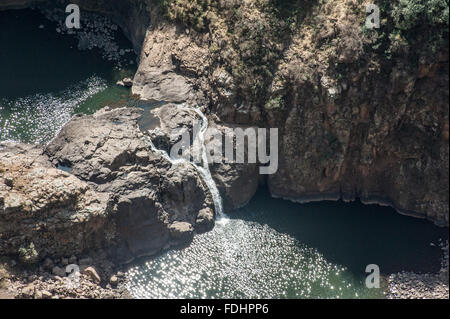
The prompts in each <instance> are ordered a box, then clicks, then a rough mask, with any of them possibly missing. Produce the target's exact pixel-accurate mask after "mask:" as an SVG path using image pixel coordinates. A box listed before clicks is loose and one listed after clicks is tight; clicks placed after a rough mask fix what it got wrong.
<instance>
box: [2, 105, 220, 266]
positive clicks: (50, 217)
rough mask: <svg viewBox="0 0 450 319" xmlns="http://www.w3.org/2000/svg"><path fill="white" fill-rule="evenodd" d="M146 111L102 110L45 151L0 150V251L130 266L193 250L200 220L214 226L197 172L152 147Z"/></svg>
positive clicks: (202, 225) (67, 129)
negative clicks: (103, 256) (83, 256)
mask: <svg viewBox="0 0 450 319" xmlns="http://www.w3.org/2000/svg"><path fill="white" fill-rule="evenodd" d="M141 114H142V110H141V109H134V108H120V109H113V110H109V109H108V108H105V109H102V110H101V111H98V112H97V113H95V114H94V115H87V116H82V115H80V116H76V117H74V118H73V119H72V120H71V121H70V122H69V123H67V124H66V125H65V126H64V128H63V129H62V130H61V132H60V133H59V134H58V135H57V137H56V138H55V139H53V140H52V141H51V142H50V143H49V144H48V145H47V146H46V147H45V148H43V147H42V146H30V145H22V144H19V145H16V144H9V143H4V144H0V146H1V148H0V154H1V158H0V175H1V179H0V216H1V217H0V230H2V237H1V242H0V249H1V252H0V253H1V254H12V255H14V254H17V253H18V251H19V249H21V248H23V247H28V245H30V244H31V243H33V245H34V249H35V250H36V252H37V254H38V255H39V256H40V257H45V256H46V255H50V256H67V255H71V254H73V253H79V252H83V251H86V250H90V249H94V248H113V247H115V248H114V249H112V250H111V257H112V258H114V259H116V260H118V261H121V262H126V261H130V260H131V259H132V258H134V257H137V256H142V255H152V254H155V253H157V252H159V251H161V250H163V249H167V248H170V247H172V246H180V245H185V244H188V243H189V242H190V241H191V240H192V237H193V235H194V231H195V230H196V228H197V222H198V224H199V231H200V232H203V231H205V229H206V230H207V229H211V228H212V225H213V224H214V219H213V218H207V219H205V218H204V217H205V216H204V215H205V214H204V212H205V209H207V210H208V211H210V210H209V208H210V207H212V202H211V197H210V193H209V192H208V189H207V188H206V186H205V185H204V184H203V182H202V179H201V178H200V176H199V173H198V172H197V171H196V170H195V168H194V167H192V166H191V165H189V164H180V165H172V164H171V163H170V162H168V161H167V160H165V159H164V158H163V157H161V156H160V155H158V154H155V153H153V152H152V151H151V150H150V149H149V147H148V144H147V142H146V140H145V138H144V134H143V132H142V131H141V130H140V129H139V127H138V124H137V121H138V119H139V118H140V116H141ZM208 223H209V224H211V225H209V224H208ZM55 238H58V239H60V240H56V241H55Z"/></svg>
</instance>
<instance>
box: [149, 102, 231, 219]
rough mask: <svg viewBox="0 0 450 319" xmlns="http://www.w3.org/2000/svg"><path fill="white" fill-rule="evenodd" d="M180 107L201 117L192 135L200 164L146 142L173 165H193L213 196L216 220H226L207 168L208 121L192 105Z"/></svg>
mask: <svg viewBox="0 0 450 319" xmlns="http://www.w3.org/2000/svg"><path fill="white" fill-rule="evenodd" d="M181 108H182V109H186V110H189V111H193V112H194V113H195V114H197V115H198V116H199V117H200V119H201V128H200V131H199V133H198V136H196V137H194V148H195V146H196V145H195V144H196V143H199V145H200V151H201V162H202V163H201V165H197V164H196V163H194V162H191V161H189V160H187V159H185V158H176V159H174V158H171V157H170V155H169V154H168V153H167V152H166V151H164V150H160V149H157V148H156V146H155V145H154V144H153V142H152V141H151V139H150V138H148V143H149V145H150V149H151V150H152V151H154V152H155V153H158V154H160V155H161V156H163V157H164V158H165V159H167V160H168V161H169V162H171V163H172V164H173V165H177V164H181V163H188V164H190V165H192V166H194V167H195V169H196V170H197V171H198V172H199V173H200V176H201V177H202V179H203V181H204V182H205V184H206V186H207V187H208V189H209V192H210V193H211V196H212V198H213V202H214V209H215V212H216V218H217V220H221V221H224V220H226V215H225V214H224V212H223V205H222V197H221V196H220V192H219V190H218V188H217V185H216V182H214V179H213V178H212V175H211V171H210V169H209V164H208V156H207V154H206V146H205V132H206V130H207V129H208V126H209V122H208V119H207V118H206V116H205V115H204V114H203V113H202V112H201V111H200V110H199V109H196V108H193V107H189V106H185V105H183V106H181Z"/></svg>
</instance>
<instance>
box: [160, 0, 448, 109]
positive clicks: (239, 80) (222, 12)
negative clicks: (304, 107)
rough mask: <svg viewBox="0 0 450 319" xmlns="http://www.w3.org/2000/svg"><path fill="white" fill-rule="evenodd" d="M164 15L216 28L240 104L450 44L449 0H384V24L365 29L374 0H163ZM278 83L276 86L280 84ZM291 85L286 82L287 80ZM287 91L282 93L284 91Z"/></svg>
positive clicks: (266, 100) (429, 58) (274, 103)
mask: <svg viewBox="0 0 450 319" xmlns="http://www.w3.org/2000/svg"><path fill="white" fill-rule="evenodd" d="M158 3H159V6H160V9H161V10H162V12H163V14H164V15H165V16H166V17H167V18H168V19H169V20H171V21H176V22H178V23H181V24H183V25H185V26H186V27H188V28H191V29H193V30H195V31H197V32H199V33H207V34H209V38H210V41H209V42H210V44H209V49H210V53H211V56H212V57H213V59H212V61H214V63H215V65H219V66H221V67H222V68H223V69H224V70H226V71H227V72H228V73H229V74H230V75H231V76H232V77H233V86H232V87H230V88H229V90H230V91H233V93H234V96H235V97H237V98H236V99H237V101H235V103H237V104H246V105H266V109H267V110H273V109H277V108H280V107H283V105H284V103H283V100H284V97H283V96H282V93H279V92H278V93H276V92H275V93H274V92H273V91H274V90H275V91H276V88H274V86H275V87H276V83H274V78H276V75H275V74H276V72H278V71H279V69H280V68H282V65H283V61H293V59H292V58H293V57H294V58H295V56H297V58H296V59H295V61H296V62H295V63H291V64H290V65H288V66H287V67H286V71H285V72H284V75H283V77H284V80H283V82H284V81H286V80H288V81H289V82H292V81H294V83H296V85H299V84H300V85H301V84H302V83H303V84H304V83H309V84H313V83H314V82H316V81H317V76H316V75H323V74H326V73H327V72H330V70H332V71H331V73H333V75H334V77H335V78H339V77H345V76H346V74H347V73H348V71H349V70H350V69H351V68H354V67H358V68H361V69H370V70H372V71H376V72H380V65H385V64H386V61H389V60H390V59H392V58H393V57H395V56H401V57H402V58H404V57H405V56H406V57H407V58H408V59H409V60H410V62H411V65H417V64H418V63H419V60H420V61H421V62H427V63H432V62H433V61H434V60H436V59H438V57H437V55H436V53H438V52H440V51H442V50H446V47H447V45H448V6H449V3H448V0H396V1H390V0H381V1H378V2H377V4H378V5H379V7H380V19H381V28H380V29H375V30H366V29H365V28H364V24H365V19H366V13H365V7H366V5H367V4H369V3H370V1H368V0H346V1H343V0H318V1H314V0H287V1H286V0H246V1H240V0H158ZM274 84H275V85H274ZM283 86H286V85H283ZM280 94H281V95H280Z"/></svg>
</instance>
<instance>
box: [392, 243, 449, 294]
mask: <svg viewBox="0 0 450 319" xmlns="http://www.w3.org/2000/svg"><path fill="white" fill-rule="evenodd" d="M440 245H441V248H442V251H443V257H442V268H441V271H440V272H439V273H437V274H416V273H412V272H401V273H396V274H392V275H390V276H389V278H388V287H389V288H388V293H387V298H389V299H449V275H448V274H449V273H448V266H449V258H448V241H447V242H446V243H441V244H440Z"/></svg>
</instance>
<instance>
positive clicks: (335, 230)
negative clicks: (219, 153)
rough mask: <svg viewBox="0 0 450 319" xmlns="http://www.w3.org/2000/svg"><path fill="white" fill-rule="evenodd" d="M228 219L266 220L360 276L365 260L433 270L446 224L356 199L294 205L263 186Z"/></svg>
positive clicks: (387, 268) (384, 266) (385, 267)
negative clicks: (244, 205) (346, 201)
mask: <svg viewBox="0 0 450 319" xmlns="http://www.w3.org/2000/svg"><path fill="white" fill-rule="evenodd" d="M230 218H232V219H242V220H246V221H257V222H258V223H260V224H267V225H268V226H269V227H271V228H273V229H275V230H277V231H278V232H280V233H286V234H289V235H291V236H292V237H294V238H295V239H297V240H298V241H299V242H301V243H303V244H306V245H308V246H310V247H315V248H316V249H317V250H318V251H319V252H320V253H322V254H323V255H324V257H325V258H326V259H327V260H329V261H330V262H332V263H335V264H340V265H343V266H345V267H347V268H348V269H349V270H350V271H352V272H353V273H354V274H357V275H363V274H365V268H366V266H367V265H369V264H377V265H378V266H379V267H380V271H381V273H382V274H389V273H392V272H398V271H415V272H419V273H420V272H438V271H439V268H440V267H439V264H440V262H439V261H440V258H441V256H442V252H441V249H440V248H439V245H438V243H439V239H442V240H446V239H448V228H440V227H437V226H435V225H434V224H432V223H431V222H429V221H426V220H422V219H416V218H413V217H408V216H404V215H400V214H398V213H397V212H396V211H395V210H394V209H393V208H390V207H383V206H379V205H364V204H362V203H361V202H359V201H358V202H352V203H344V202H342V201H338V202H331V201H327V202H318V203H309V204H298V203H293V202H290V201H286V200H282V199H274V198H271V196H270V194H269V192H268V190H267V189H261V190H259V191H258V193H257V194H256V195H255V197H254V198H253V199H252V200H251V202H250V203H249V204H248V205H247V206H246V207H245V208H243V209H240V210H237V211H235V212H233V213H231V214H230Z"/></svg>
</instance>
